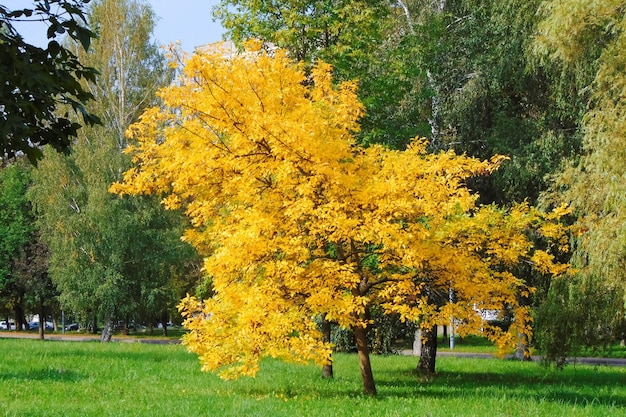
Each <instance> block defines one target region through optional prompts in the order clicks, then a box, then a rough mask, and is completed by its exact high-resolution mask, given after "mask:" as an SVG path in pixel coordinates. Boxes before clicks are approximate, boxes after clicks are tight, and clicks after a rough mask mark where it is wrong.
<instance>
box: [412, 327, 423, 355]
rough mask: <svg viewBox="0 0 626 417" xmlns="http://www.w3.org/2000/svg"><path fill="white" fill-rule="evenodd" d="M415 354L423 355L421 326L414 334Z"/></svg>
mask: <svg viewBox="0 0 626 417" xmlns="http://www.w3.org/2000/svg"><path fill="white" fill-rule="evenodd" d="M413 356H422V329H421V328H420V327H418V328H417V330H416V331H415V335H414V336H413Z"/></svg>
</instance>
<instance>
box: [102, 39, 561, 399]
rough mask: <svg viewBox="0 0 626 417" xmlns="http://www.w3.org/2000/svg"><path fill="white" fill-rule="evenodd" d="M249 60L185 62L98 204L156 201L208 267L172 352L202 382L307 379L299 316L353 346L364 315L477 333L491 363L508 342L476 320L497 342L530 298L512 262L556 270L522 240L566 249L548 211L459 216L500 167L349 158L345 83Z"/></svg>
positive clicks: (421, 152)
mask: <svg viewBox="0 0 626 417" xmlns="http://www.w3.org/2000/svg"><path fill="white" fill-rule="evenodd" d="M255 46H256V48H257V49H254V48H255ZM250 47H251V49H250V50H248V51H247V52H246V53H244V54H241V55H237V56H233V57H229V58H224V57H223V56H222V55H220V53H219V52H216V53H212V54H197V55H194V56H192V57H191V58H190V59H189V60H188V61H187V62H186V63H185V66H184V68H183V69H182V75H181V78H180V79H179V80H178V82H177V83H176V84H175V85H173V86H171V87H168V88H165V89H163V90H162V91H161V92H160V97H161V98H162V100H163V106H161V107H154V108H152V109H148V110H147V111H146V112H145V113H144V114H143V115H142V117H141V121H140V122H139V123H137V124H135V125H133V126H131V128H130V129H129V134H130V135H131V137H132V138H134V139H136V140H137V141H138V145H137V147H134V148H131V149H130V151H131V152H132V153H133V154H134V162H135V164H136V167H135V168H132V169H130V170H129V171H127V172H126V174H125V176H124V182H123V183H121V184H115V185H114V186H113V187H112V190H113V191H114V192H117V193H120V194H126V193H131V194H142V193H149V194H164V195H165V198H164V200H163V202H164V204H165V206H166V207H168V208H170V209H178V208H182V209H184V210H185V213H186V215H187V216H189V217H190V219H191V225H192V228H190V229H189V230H187V232H186V233H185V240H186V241H188V242H190V243H192V244H193V245H194V246H195V247H196V248H197V249H198V251H199V252H200V253H201V254H202V255H204V256H208V257H207V258H206V261H205V270H206V272H207V275H209V276H210V277H211V278H212V280H213V281H212V282H213V285H214V289H215V296H214V297H212V298H209V299H206V300H203V301H199V300H197V299H195V298H193V297H188V298H187V299H185V300H183V302H182V303H181V306H180V309H181V311H182V312H183V314H184V315H185V316H186V317H187V320H186V324H185V325H186V327H187V328H188V329H189V330H190V333H189V334H188V335H187V336H186V337H185V338H184V342H185V343H186V344H187V346H188V347H189V348H190V349H191V350H192V351H194V352H197V353H198V354H199V355H200V357H201V361H202V364H203V369H206V370H218V369H219V370H220V371H221V373H220V374H221V375H222V376H223V377H226V378H230V377H236V376H238V375H241V374H245V375H254V374H255V373H256V371H257V370H258V361H259V360H260V358H262V357H264V356H272V357H280V358H283V359H288V360H296V361H309V360H315V361H316V362H318V363H320V364H323V363H325V362H326V361H328V360H329V355H330V351H331V350H330V346H328V345H326V344H324V343H321V341H320V334H319V332H318V330H317V326H316V324H315V322H314V320H313V317H315V316H316V315H319V314H323V315H325V316H326V318H327V319H328V320H332V321H336V322H337V323H339V325H341V326H343V327H346V328H352V329H353V330H354V331H355V336H356V340H357V346H359V335H360V334H361V333H357V331H359V330H362V329H364V328H366V327H367V326H368V325H369V324H370V320H371V317H370V309H371V308H372V307H373V306H379V307H380V308H381V309H382V311H384V312H385V313H386V314H398V315H399V316H400V317H401V318H402V320H411V321H414V320H420V321H421V323H422V324H423V325H424V326H429V325H431V324H432V323H438V322H442V323H447V322H448V321H449V320H450V317H457V318H458V319H459V320H462V323H463V324H462V325H461V326H460V327H459V331H460V332H462V333H471V332H480V331H481V330H482V329H486V330H485V333H486V335H487V336H488V337H490V338H491V339H492V340H494V341H495V342H496V344H497V345H498V346H499V347H500V348H504V347H505V346H507V345H509V344H511V343H512V340H513V337H512V336H511V334H509V333H505V332H502V331H501V330H500V329H499V328H494V327H490V326H488V325H485V324H484V323H483V322H482V320H481V318H480V314H479V312H478V311H477V310H476V308H478V309H480V308H485V309H500V310H504V308H505V307H506V308H508V309H510V310H511V311H513V315H514V317H515V321H514V325H513V326H512V327H511V332H512V334H515V332H517V331H520V332H523V333H526V332H528V331H529V330H530V329H529V328H528V321H529V320H530V317H529V315H528V310H527V309H526V308H525V307H520V305H519V302H518V296H520V295H521V296H524V295H528V294H529V292H530V291H531V289H530V288H527V287H526V285H525V283H524V281H523V280H522V279H520V278H518V277H516V276H515V275H513V274H512V273H511V272H510V268H511V267H512V266H513V265H516V264H517V263H518V262H520V261H521V260H523V259H525V260H526V261H528V262H531V263H533V264H535V266H536V267H537V268H538V269H540V270H541V271H543V272H545V273H550V274H559V273H563V272H564V271H565V270H566V269H567V267H566V266H564V265H559V264H556V263H555V262H553V255H552V254H550V253H548V252H546V251H543V250H534V249H533V248H532V244H531V242H530V241H529V239H528V238H527V236H526V233H527V232H529V231H530V230H534V231H535V233H537V234H539V235H542V236H544V237H545V238H546V239H548V240H553V241H554V242H556V244H557V245H558V246H560V247H561V249H563V250H566V249H567V241H566V240H563V239H564V236H563V229H562V228H561V227H560V226H559V225H558V223H556V222H555V221H557V220H558V218H559V217H560V216H561V215H562V214H563V213H564V210H563V209H559V210H558V211H556V212H555V213H553V214H550V215H542V214H541V213H539V212H537V211H536V210H533V209H531V208H529V207H528V206H527V205H520V206H516V207H515V208H514V209H512V210H511V211H510V212H507V211H505V210H501V209H498V208H496V207H493V206H487V207H482V208H481V207H476V205H475V202H476V196H475V195H473V194H472V193H471V192H470V190H469V189H467V188H466V187H465V186H464V182H465V181H466V180H467V179H468V178H470V177H472V176H475V175H482V174H486V173H489V172H491V171H493V170H494V169H495V168H496V167H497V166H498V164H499V159H494V160H492V161H479V160H476V159H472V158H468V157H464V156H457V155H455V154H454V153H453V152H442V153H440V154H436V155H435V154H428V153H426V150H425V149H426V144H425V143H424V142H423V141H421V140H414V141H413V143H412V144H411V146H409V147H408V148H407V150H406V151H402V152H401V151H391V150H388V149H385V148H383V147H380V146H372V147H369V148H367V149H360V148H358V147H356V146H355V143H354V137H353V132H354V131H356V130H357V129H358V117H359V116H360V115H361V111H362V106H361V105H360V104H359V102H358V100H357V98H356V87H355V84H354V83H350V82H344V83H341V84H340V85H338V86H337V87H335V86H333V83H332V77H331V69H330V67H329V66H328V65H326V64H324V63H319V64H318V65H316V66H315V67H313V69H312V71H311V78H310V80H311V82H309V83H303V81H304V80H305V74H304V72H303V70H302V65H301V64H293V63H292V62H291V61H290V59H289V58H288V56H287V53H286V52H285V51H281V50H278V51H274V52H272V54H271V55H270V54H267V53H264V52H262V51H261V50H260V49H258V48H259V45H258V44H251V45H250ZM544 223H545V224H544ZM450 288H452V290H453V291H454V293H455V299H454V301H453V302H450V303H448V302H447V300H448V297H447V294H448V291H449V289H450ZM441 294H445V298H441ZM361 337H363V334H361ZM365 344H366V341H365V340H363V344H362V345H360V347H359V352H360V354H362V356H361V359H363V357H367V348H366V347H364V346H363V345H365ZM361 349H364V350H363V351H362V350H361ZM364 382H365V379H364ZM366 391H367V388H366ZM370 393H371V392H370Z"/></svg>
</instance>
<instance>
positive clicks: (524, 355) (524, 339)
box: [515, 332, 531, 361]
mask: <svg viewBox="0 0 626 417" xmlns="http://www.w3.org/2000/svg"><path fill="white" fill-rule="evenodd" d="M515 359H517V360H518V361H530V360H531V357H530V348H529V347H528V335H526V334H524V333H520V332H518V333H517V347H516V348H515Z"/></svg>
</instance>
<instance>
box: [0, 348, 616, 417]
mask: <svg viewBox="0 0 626 417" xmlns="http://www.w3.org/2000/svg"><path fill="white" fill-rule="evenodd" d="M416 360H417V359H416V358H413V357H403V356H375V357H373V358H372V362H373V368H374V375H375V377H376V381H377V386H378V390H379V395H378V397H376V398H368V397H364V396H362V395H361V394H360V392H361V381H360V374H359V369H358V363H357V359H356V356H354V355H347V354H344V355H336V357H335V378H334V379H333V380H323V379H322V378H321V377H320V371H319V369H317V368H316V367H315V366H299V365H291V364H285V363H282V362H279V361H273V360H268V361H265V362H264V363H263V366H262V369H261V372H260V373H259V376H258V377H257V378H255V379H250V378H242V379H240V380H237V381H222V380H220V379H219V378H217V377H216V376H214V375H212V374H205V373H202V372H200V370H199V365H198V361H197V358H196V357H195V356H194V355H192V354H189V353H187V352H186V351H185V349H184V348H183V347H181V346H177V345H146V344H139V343H110V344H100V343H95V342H82V343H81V342H57V341H46V342H40V341H37V340H11V339H0V416H20V417H22V416H38V417H39V416H81V417H85V416H149V417H158V416H167V417H169V416H220V417H228V416H237V417H242V416H272V417H274V416H289V417H292V416H368V417H369V416H444V417H445V416H489V417H495V416H551V417H552V416H568V417H570V416H609V415H610V416H626V411H625V410H626V384H624V383H625V382H626V370H625V369H623V368H606V367H600V368H593V367H586V366H576V367H568V368H566V369H565V370H564V371H557V370H554V369H546V368H542V367H540V366H539V365H537V364H535V363H518V362H512V361H500V360H496V359H489V360H478V359H461V358H443V357H442V358H439V359H438V367H437V368H438V375H437V376H436V377H434V378H433V379H431V380H422V379H420V378H418V377H417V376H416V375H415V374H414V372H413V369H414V367H415V365H416Z"/></svg>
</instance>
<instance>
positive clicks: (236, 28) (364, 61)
mask: <svg viewBox="0 0 626 417" xmlns="http://www.w3.org/2000/svg"><path fill="white" fill-rule="evenodd" d="M391 3H395V2H391ZM214 16H215V17H216V18H217V19H218V20H220V22H221V23H222V25H223V26H224V28H225V29H226V33H227V36H229V37H230V38H231V39H233V40H234V41H235V42H236V43H238V44H241V43H243V42H244V41H246V40H248V39H261V40H263V41H265V42H271V43H272V44H274V45H276V46H278V47H280V48H283V49H286V50H288V51H289V54H290V56H291V57H292V58H293V59H295V60H298V61H302V62H303V63H304V64H305V65H306V66H307V68H308V67H310V66H311V65H313V64H314V63H315V62H317V61H318V60H323V61H324V62H327V63H329V64H331V65H332V66H333V78H334V79H335V80H336V81H338V82H340V81H347V80H358V83H359V92H358V94H359V98H360V100H361V102H362V103H363V104H364V105H365V108H366V111H365V114H364V116H363V119H362V122H361V130H360V132H359V133H358V141H359V143H362V144H373V143H379V144H385V145H387V146H390V147H393V148H396V149H403V148H404V147H406V146H407V144H408V142H409V138H411V137H414V136H416V135H424V134H425V133H426V132H427V130H428V125H427V123H426V122H425V120H426V117H427V115H426V114H425V102H426V101H427V96H428V94H427V92H426V91H424V82H425V77H426V75H425V69H424V68H423V67H422V66H421V65H420V64H419V60H418V59H416V54H418V53H419V45H417V44H416V42H415V39H413V38H412V37H411V36H409V35H410V31H408V30H407V28H406V25H405V23H404V22H405V19H404V17H403V16H402V15H401V14H399V13H398V8H397V7H396V6H395V5H393V4H390V3H388V2H381V1H372V0H359V1H345V0H339V1H338V0H296V1H287V2H276V1H273V2H258V1H250V0H223V1H221V3H220V5H219V6H218V7H217V8H216V9H215V10H214Z"/></svg>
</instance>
